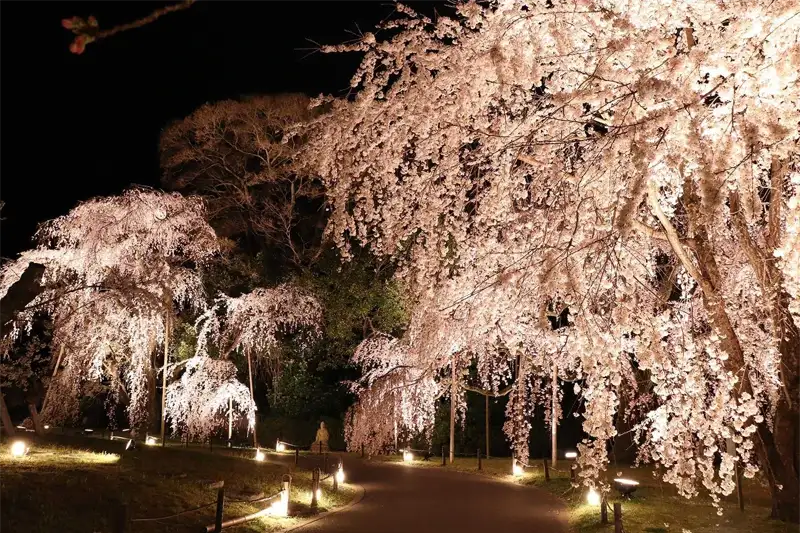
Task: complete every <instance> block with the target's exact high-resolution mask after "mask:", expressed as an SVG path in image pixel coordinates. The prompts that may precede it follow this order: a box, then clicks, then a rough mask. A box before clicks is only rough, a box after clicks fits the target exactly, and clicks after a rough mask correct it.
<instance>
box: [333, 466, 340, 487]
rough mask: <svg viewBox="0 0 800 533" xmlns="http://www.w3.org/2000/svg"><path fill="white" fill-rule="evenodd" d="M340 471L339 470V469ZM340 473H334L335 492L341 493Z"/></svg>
mask: <svg viewBox="0 0 800 533" xmlns="http://www.w3.org/2000/svg"><path fill="white" fill-rule="evenodd" d="M337 470H338V469H337ZM338 477H339V476H338V472H334V473H333V492H339V479H338Z"/></svg>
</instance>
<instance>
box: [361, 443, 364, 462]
mask: <svg viewBox="0 0 800 533" xmlns="http://www.w3.org/2000/svg"><path fill="white" fill-rule="evenodd" d="M361 458H362V459H363V458H364V443H363V442H362V443H361Z"/></svg>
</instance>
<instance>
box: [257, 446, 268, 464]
mask: <svg viewBox="0 0 800 533" xmlns="http://www.w3.org/2000/svg"><path fill="white" fill-rule="evenodd" d="M264 459H266V456H265V455H264V452H262V451H261V448H259V449H257V450H256V461H263V460H264Z"/></svg>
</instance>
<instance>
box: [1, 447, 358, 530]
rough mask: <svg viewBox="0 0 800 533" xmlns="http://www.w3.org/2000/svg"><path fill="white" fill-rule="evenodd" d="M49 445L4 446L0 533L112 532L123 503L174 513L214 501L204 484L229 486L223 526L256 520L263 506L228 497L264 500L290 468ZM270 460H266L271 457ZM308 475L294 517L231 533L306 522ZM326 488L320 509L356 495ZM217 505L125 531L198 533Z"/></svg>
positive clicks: (242, 456)
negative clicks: (23, 449) (13, 449)
mask: <svg viewBox="0 0 800 533" xmlns="http://www.w3.org/2000/svg"><path fill="white" fill-rule="evenodd" d="M75 443H76V439H74V438H70V439H67V438H61V439H59V438H55V437H53V438H49V439H47V440H46V441H33V446H32V448H31V453H30V454H29V455H27V456H26V457H23V458H14V457H11V454H10V452H9V443H8V442H4V443H2V444H0V471H2V477H1V478H0V518H1V520H0V530H2V531H25V532H37V531H42V532H44V531H48V532H51V531H59V532H69V531H75V532H81V533H86V532H112V531H114V529H113V527H114V520H115V515H116V514H117V512H118V509H119V508H120V505H121V504H122V503H123V502H124V503H127V504H128V508H129V514H130V517H131V518H133V519H137V518H151V517H160V516H164V515H170V514H174V513H177V512H180V511H183V510H187V509H192V508H195V507H198V506H201V505H204V504H209V503H212V502H216V489H214V488H210V487H209V485H211V484H212V483H215V482H217V481H222V480H224V481H225V494H226V505H225V513H224V518H225V519H228V518H235V517H239V516H243V515H245V514H248V513H253V512H257V511H259V510H261V509H264V508H265V507H266V506H267V505H265V504H263V503H261V504H252V503H235V502H231V501H229V499H253V498H255V497H257V496H258V495H259V494H261V495H263V496H269V495H272V494H274V493H276V492H278V491H279V490H280V488H281V480H282V476H283V475H284V474H286V473H287V472H288V471H290V470H293V465H291V464H290V465H285V464H280V463H271V462H257V461H255V460H254V459H253V458H252V453H247V452H236V451H232V450H225V449H222V448H220V449H216V448H215V450H214V453H208V452H206V451H200V450H180V449H176V448H167V449H161V448H158V447H147V446H140V447H139V448H138V449H136V450H129V451H124V442H123V441H113V442H112V441H108V440H105V441H103V440H100V439H82V440H80V441H79V443H80V444H79V446H76V444H75ZM268 459H269V456H268ZM310 486H311V474H310V472H308V471H305V472H302V471H299V470H298V471H294V472H292V502H291V506H290V509H291V511H290V512H291V513H292V514H293V515H295V517H294V518H275V517H262V518H257V519H255V520H254V521H252V522H249V523H247V524H245V525H242V526H238V527H235V528H231V531H235V532H236V531H238V532H268V531H272V530H275V529H282V528H285V527H289V526H291V525H293V524H295V523H297V522H298V521H299V520H300V519H301V518H302V517H304V516H308V515H309V514H310V509H309V503H310V500H311V491H310ZM330 488H331V481H330V480H328V481H325V482H323V496H322V498H321V501H320V510H321V511H322V510H326V509H329V508H333V507H335V506H337V505H342V504H344V503H346V502H348V501H350V500H351V499H352V497H353V496H354V494H355V490H354V488H353V487H351V486H347V485H344V486H343V487H342V488H341V489H340V491H339V492H338V493H333V492H332V491H331V490H330ZM214 511H215V505H211V506H209V507H207V508H204V509H202V510H199V511H196V512H192V513H188V514H186V515H183V516H179V517H176V518H173V519H169V520H163V521H149V522H134V523H133V524H132V527H131V531H132V532H133V533H136V532H137V531H141V532H144V531H147V532H148V533H150V532H160V531H200V530H202V528H203V527H204V526H206V525H208V524H211V523H213V521H214Z"/></svg>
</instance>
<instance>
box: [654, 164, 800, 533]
mask: <svg viewBox="0 0 800 533" xmlns="http://www.w3.org/2000/svg"><path fill="white" fill-rule="evenodd" d="M775 171H776V172H777V169H776V170H775ZM776 190H777V189H776ZM648 194H649V196H650V197H649V201H650V205H651V209H652V210H653V212H654V214H655V215H656V217H657V218H658V219H659V221H660V222H661V223H662V225H663V227H664V230H665V233H666V235H667V240H668V241H669V243H670V245H671V247H672V249H673V251H675V253H676V255H677V256H678V258H679V259H680V260H681V262H682V263H683V265H684V267H685V268H686V270H687V271H688V272H689V273H690V274H691V275H692V277H693V278H694V279H695V281H697V283H698V285H699V286H700V288H701V290H702V292H703V305H704V307H705V308H706V311H707V312H708V315H709V318H710V319H711V322H712V325H713V327H714V328H715V329H716V330H717V331H718V332H719V333H720V336H721V338H722V339H723V340H722V342H721V345H722V348H723V350H724V351H725V352H726V353H727V354H728V356H729V359H728V361H727V365H726V366H727V369H728V370H731V371H732V372H734V373H735V374H736V375H738V376H740V377H741V388H740V393H743V392H747V393H750V394H752V387H751V384H750V380H749V378H748V372H747V365H746V363H745V358H744V351H743V349H742V346H741V343H740V341H739V337H738V336H737V334H736V330H735V329H734V327H733V324H732V322H731V320H730V317H729V316H728V312H727V309H726V307H725V302H724V300H723V299H722V297H721V296H720V294H719V291H718V288H719V287H720V284H721V281H722V280H721V276H720V271H719V268H718V265H717V262H716V257H715V256H714V247H713V243H712V241H711V238H710V237H709V234H708V232H707V230H706V228H705V226H704V225H703V223H702V220H704V218H703V216H702V213H701V199H700V198H699V196H698V195H697V192H696V189H695V184H694V182H693V181H692V180H691V178H686V179H685V180H684V203H685V205H686V211H687V214H688V221H689V234H690V235H692V236H693V239H692V241H691V244H690V247H691V249H692V251H693V253H694V256H695V257H696V258H697V265H696V266H695V265H694V263H693V262H692V261H691V259H690V258H689V257H688V253H687V251H686V248H684V245H683V243H682V242H680V240H679V238H678V236H677V232H676V231H675V228H674V227H672V226H671V224H670V223H669V221H668V220H666V217H665V216H664V214H663V212H661V211H660V208H659V207H658V205H657V200H656V199H655V196H656V195H657V191H655V189H651V190H649V191H648ZM729 200H730V208H731V217H732V221H733V227H734V229H735V230H736V231H737V233H738V237H739V241H740V244H741V246H742V248H743V250H744V251H745V253H746V255H747V257H748V260H749V262H750V265H751V266H752V268H753V270H754V271H755V273H756V276H757V278H758V279H759V283H760V286H761V292H762V295H763V297H764V299H765V300H766V301H770V302H772V304H773V305H772V312H771V318H772V322H773V335H774V337H775V339H777V341H778V349H779V352H780V354H781V363H782V366H781V370H780V372H781V381H782V384H783V391H782V392H783V394H782V395H781V397H780V399H779V401H778V405H777V406H776V412H775V420H774V424H773V430H772V431H770V429H769V427H768V426H767V421H766V420H765V421H764V422H763V423H762V424H760V425H759V426H758V430H757V438H756V439H755V450H756V454H757V457H758V460H759V463H760V466H761V469H762V470H763V472H764V475H765V476H766V478H767V480H768V482H769V485H770V490H771V495H772V516H773V517H774V518H778V519H781V520H785V521H791V522H800V502H799V501H798V500H800V465H798V462H799V461H800V459H799V458H798V453H800V444H799V443H800V332H798V329H797V327H796V325H795V324H794V321H793V319H792V317H791V315H790V313H789V312H788V303H789V300H788V296H787V295H786V294H785V293H784V292H782V290H781V286H782V285H781V273H780V271H779V270H778V269H777V267H776V265H775V262H774V257H772V254H771V253H765V251H764V250H762V249H760V248H758V246H757V245H756V244H755V242H754V241H753V240H752V238H751V236H750V233H749V229H748V227H747V223H746V220H745V219H744V214H743V211H742V209H741V206H740V204H739V197H738V194H737V193H732V194H731V195H730V196H729ZM779 205H780V202H779V201H776V202H774V206H770V215H771V218H775V217H773V216H772V213H773V207H774V208H775V210H776V211H777V209H778V208H779ZM772 225H773V222H771V223H770V226H771V227H770V231H769V233H770V235H769V236H768V239H767V240H768V241H771V242H773V243H774V242H777V241H778V239H777V237H776V235H772V233H775V232H777V229H776V228H773V227H772Z"/></svg>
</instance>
